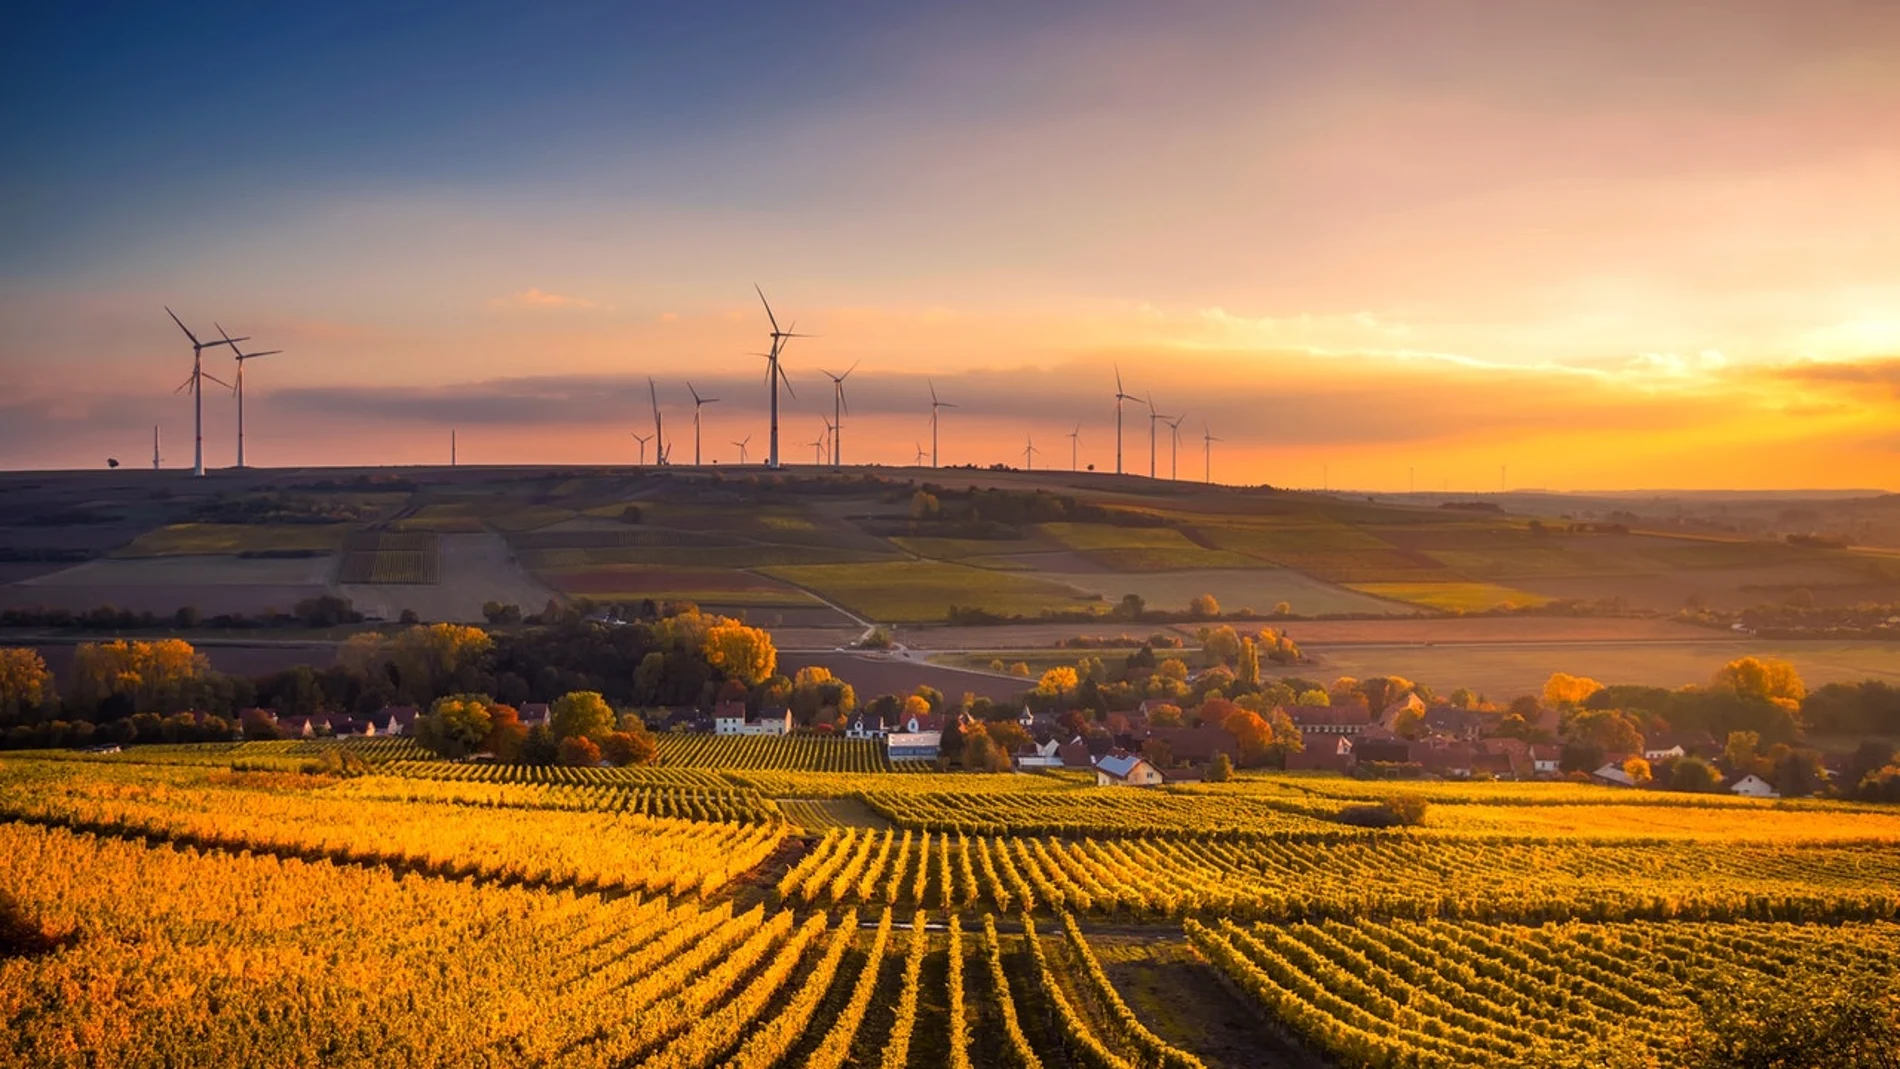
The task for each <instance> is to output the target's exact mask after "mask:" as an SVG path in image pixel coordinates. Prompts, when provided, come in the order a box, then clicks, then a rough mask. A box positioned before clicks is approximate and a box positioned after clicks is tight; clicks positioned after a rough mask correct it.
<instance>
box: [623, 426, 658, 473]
mask: <svg viewBox="0 0 1900 1069" xmlns="http://www.w3.org/2000/svg"><path fill="white" fill-rule="evenodd" d="M627 433H628V434H631V435H633V440H634V441H636V442H639V443H640V466H641V467H643V468H644V467H646V464H647V443H648V442H650V441H652V440H653V436H652V435H651V434H641V433H640V432H639V431H628V432H627Z"/></svg>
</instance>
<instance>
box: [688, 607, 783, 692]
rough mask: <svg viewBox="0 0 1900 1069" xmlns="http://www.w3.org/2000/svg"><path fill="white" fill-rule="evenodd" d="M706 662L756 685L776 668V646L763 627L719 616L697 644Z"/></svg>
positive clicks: (748, 683)
mask: <svg viewBox="0 0 1900 1069" xmlns="http://www.w3.org/2000/svg"><path fill="white" fill-rule="evenodd" d="M700 649H701V651H702V652H703V653H704V654H705V657H706V663H707V664H710V665H712V666H713V667H714V668H717V669H719V670H720V671H721V672H724V673H725V674H726V675H727V676H728V677H729V678H732V679H737V680H740V681H742V682H744V683H745V685H746V686H748V687H755V686H758V685H759V684H760V683H762V682H764V681H765V680H766V679H768V678H770V677H771V675H772V673H773V672H774V671H777V669H778V650H777V649H776V648H774V647H773V645H772V636H771V635H770V634H767V633H766V632H765V630H764V629H762V628H757V627H747V626H746V625H745V624H742V623H740V622H738V621H737V620H728V619H726V618H724V617H720V619H719V622H718V623H716V624H714V625H713V626H712V627H710V628H708V629H707V630H706V637H705V640H704V642H703V643H702V645H701V647H700Z"/></svg>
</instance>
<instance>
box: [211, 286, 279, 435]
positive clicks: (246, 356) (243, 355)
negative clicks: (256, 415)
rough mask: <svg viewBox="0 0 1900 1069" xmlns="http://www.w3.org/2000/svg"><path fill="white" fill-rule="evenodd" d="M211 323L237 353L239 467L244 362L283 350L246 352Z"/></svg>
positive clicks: (242, 432) (221, 329)
mask: <svg viewBox="0 0 1900 1069" xmlns="http://www.w3.org/2000/svg"><path fill="white" fill-rule="evenodd" d="M211 325H212V326H214V327H217V328H218V333H219V334H223V335H224V340H225V343H226V344H228V345H230V346H231V351H232V352H234V353H236V354H237V366H238V373H237V402H238V467H240V468H241V467H243V466H244V362H245V361H246V360H255V359H257V358H258V357H260V356H276V355H277V354H278V353H281V352H283V350H282V349H266V350H264V351H263V352H261V353H247V352H245V351H244V350H242V349H239V348H238V347H237V339H235V338H233V337H231V336H230V335H229V334H225V333H224V327H223V326H221V325H220V324H218V323H215V322H214V323H212V324H211Z"/></svg>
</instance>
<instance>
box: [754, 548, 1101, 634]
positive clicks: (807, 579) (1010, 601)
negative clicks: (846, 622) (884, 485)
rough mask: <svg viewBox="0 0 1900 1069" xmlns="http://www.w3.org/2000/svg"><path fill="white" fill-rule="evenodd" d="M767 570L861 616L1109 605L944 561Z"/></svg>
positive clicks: (894, 618)
mask: <svg viewBox="0 0 1900 1069" xmlns="http://www.w3.org/2000/svg"><path fill="white" fill-rule="evenodd" d="M763 571H764V572H765V573H766V574H767V575H771V576H774V577H776V578H779V579H783V580H785V581H786V582H789V583H794V584H797V585H798V586H801V587H805V588H807V589H809V590H811V591H813V592H814V593H816V594H817V595H818V596H820V597H822V598H825V599H826V600H829V601H834V602H836V603H838V604H839V605H842V606H844V607H845V608H847V609H850V610H851V611H853V612H855V613H858V614H859V615H862V616H865V617H868V618H870V619H872V620H879V621H890V622H894V623H912V622H929V621H939V620H943V619H944V618H945V617H946V615H947V614H948V613H949V611H950V609H951V608H952V607H953V606H960V607H963V608H969V609H982V610H985V611H987V612H993V613H996V614H999V615H1003V616H1013V615H1022V616H1032V617H1033V616H1035V615H1037V614H1039V613H1041V612H1042V611H1044V610H1045V609H1048V610H1054V611H1064V612H1073V611H1075V610H1077V609H1089V608H1091V607H1098V606H1099V607H1101V608H1103V609H1105V608H1106V606H1105V605H1104V604H1103V603H1101V602H1099V601H1097V600H1094V599H1090V598H1087V597H1085V596H1084V595H1082V594H1081V593H1080V592H1078V591H1077V590H1075V589H1074V588H1073V587H1069V586H1064V585H1062V584H1059V583H1052V582H1048V581H1046V580H1040V579H1034V578H1030V577H1026V576H1022V575H1017V574H1014V573H1010V572H998V571H991V570H988V569H985V568H972V567H968V566H966V565H961V564H952V563H948V562H944V561H929V560H923V561H918V560H901V561H880V562H875V563H865V564H816V565H803V566H788V567H777V568H766V569H763Z"/></svg>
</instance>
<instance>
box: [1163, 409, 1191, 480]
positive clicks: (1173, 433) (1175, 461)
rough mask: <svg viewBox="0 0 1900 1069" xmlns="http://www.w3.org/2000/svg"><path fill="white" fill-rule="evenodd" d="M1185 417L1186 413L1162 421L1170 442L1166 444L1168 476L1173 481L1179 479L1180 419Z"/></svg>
mask: <svg viewBox="0 0 1900 1069" xmlns="http://www.w3.org/2000/svg"><path fill="white" fill-rule="evenodd" d="M1186 418H1187V416H1186V415H1180V416H1175V417H1174V418H1173V419H1169V420H1165V421H1164V422H1166V423H1167V425H1168V438H1169V441H1170V443H1171V444H1170V445H1169V446H1168V478H1169V479H1170V480H1172V481H1174V482H1179V481H1181V421H1182V420H1184V419H1186Z"/></svg>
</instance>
